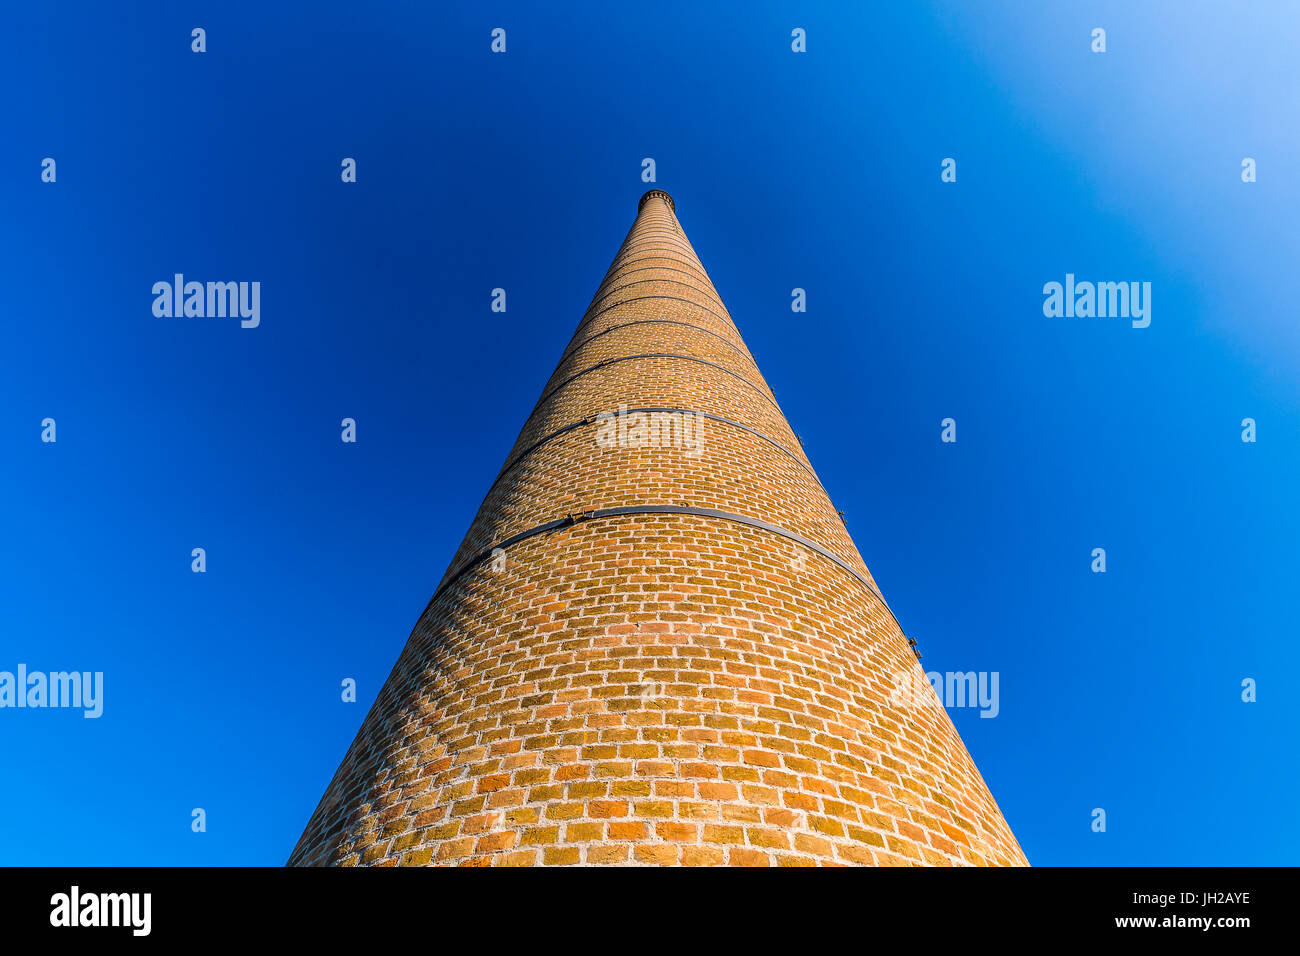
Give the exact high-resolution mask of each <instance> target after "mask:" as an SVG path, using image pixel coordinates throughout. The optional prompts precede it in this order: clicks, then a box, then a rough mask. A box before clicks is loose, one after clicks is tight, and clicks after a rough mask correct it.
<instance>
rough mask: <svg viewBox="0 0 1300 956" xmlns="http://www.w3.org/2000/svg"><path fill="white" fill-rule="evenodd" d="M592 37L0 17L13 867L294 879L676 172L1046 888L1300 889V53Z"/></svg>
mask: <svg viewBox="0 0 1300 956" xmlns="http://www.w3.org/2000/svg"><path fill="white" fill-rule="evenodd" d="M561 6H563V9H557V7H556V5H552V4H523V3H517V4H516V3H497V4H487V5H484V4H469V3H464V4H454V5H448V4H438V5H436V6H435V5H431V4H426V3H416V2H407V3H386V4H385V3H366V4H354V3H348V4H340V3H332V2H331V3H322V4H313V5H311V6H310V7H304V8H303V9H300V10H297V11H295V12H288V11H283V10H274V9H267V7H268V5H266V4H262V3H244V2H238V3H235V2H223V3H204V4H182V3H161V2H158V3H139V4H132V5H130V7H129V12H123V11H122V10H121V9H119V8H117V7H104V6H103V5H100V4H89V3H80V4H73V3H46V4H28V5H21V6H14V5H11V8H10V9H7V10H6V11H5V13H4V14H3V18H2V21H0V89H3V90H4V91H5V94H4V102H5V108H4V128H5V149H3V150H0V204H2V207H3V210H4V228H3V229H2V230H0V262H3V268H4V281H3V282H2V283H0V316H2V317H3V322H2V324H0V334H2V335H3V340H2V343H0V356H2V358H0V453H2V455H3V459H2V460H3V468H2V469H0V496H2V497H0V501H3V504H2V505H0V669H5V670H13V668H14V667H15V666H16V665H17V664H18V663H19V662H23V663H26V664H27V665H28V667H29V668H30V669H33V670H45V671H53V670H65V669H76V670H98V671H103V672H104V673H105V685H106V692H105V713H104V716H103V717H102V718H100V719H99V720H85V719H83V718H82V717H81V715H80V713H79V712H72V711H58V710H46V711H32V710H23V711H15V710H3V711H0V753H2V754H3V762H2V766H3V773H4V782H5V786H3V787H0V862H3V863H11V864H12V863H29V864H137V863H138V864H151V863H160V864H236V863H258V864H280V863H283V861H284V860H285V859H286V857H287V856H288V853H289V851H290V849H291V848H292V846H293V844H294V842H295V841H296V839H297V837H298V835H299V833H300V832H301V829H302V827H303V826H304V824H305V823H306V821H307V818H308V816H309V814H310V813H311V811H312V809H313V808H314V806H315V804H316V802H317V800H318V799H319V797H320V795H321V793H322V792H323V789H324V787H325V785H326V783H327V782H328V781H329V778H330V776H331V774H332V773H333V771H334V768H335V767H336V766H337V764H338V761H339V760H340V759H341V758H342V756H343V753H344V751H345V749H346V747H347V745H348V743H349V742H350V741H351V739H352V736H353V735H354V733H355V732H356V730H357V728H358V727H359V725H360V723H361V719H362V717H363V716H364V714H365V711H366V709H367V708H368V707H369V705H370V703H371V702H372V700H373V699H374V696H375V694H376V692H377V691H378V689H379V687H380V685H381V683H382V681H383V679H384V678H385V677H386V676H387V674H388V671H389V669H390V668H391V666H392V664H393V662H394V661H395V659H396V657H397V655H398V652H399V651H400V649H401V647H402V645H403V644H404V642H405V640H406V638H407V636H408V634H409V632H410V629H411V626H412V625H413V624H414V622H415V619H416V617H417V615H418V614H419V612H420V610H421V609H422V608H423V607H424V605H425V602H426V601H427V600H428V598H429V595H430V594H431V592H432V590H433V587H434V586H435V585H436V583H437V581H438V579H439V578H440V577H441V575H442V573H443V571H444V569H445V568H446V564H447V562H448V561H449V560H450V557H451V555H452V553H453V552H454V551H455V548H456V546H457V544H458V543H459V541H460V538H461V536H462V535H463V534H464V532H465V530H466V528H467V526H468V524H469V521H470V519H471V517H472V516H473V512H474V510H475V509H476V508H477V506H478V504H479V502H480V501H481V499H482V496H483V494H484V492H485V491H486V490H487V488H488V485H489V484H490V482H491V481H492V479H493V477H494V476H495V474H496V472H497V470H498V468H499V467H500V465H501V463H502V461H503V459H504V457H505V455H506V452H507V451H508V450H509V448H510V445H511V443H512V442H513V439H514V437H515V435H516V434H517V432H518V430H519V428H520V426H521V425H522V424H523V421H524V419H525V417H526V415H527V413H528V411H529V409H530V408H531V407H532V405H533V403H534V401H535V400H536V398H537V396H538V394H539V392H540V390H541V388H542V385H543V383H544V382H545V380H546V379H547V377H548V376H549V374H550V372H551V370H552V368H553V366H554V362H555V360H556V359H557V358H558V357H559V355H560V353H561V351H562V349H563V347H564V345H565V343H566V342H567V341H568V339H569V336H570V335H571V333H572V331H573V328H574V326H575V325H576V324H577V323H578V321H579V320H580V318H581V316H582V312H583V310H584V308H585V307H586V305H587V303H588V302H589V301H590V298H591V296H592V294H593V292H594V291H595V289H596V286H597V284H598V283H599V281H600V278H601V276H602V275H603V274H604V272H605V269H606V268H607V266H608V264H609V261H610V259H611V257H612V256H613V254H614V252H615V250H616V248H617V246H618V244H619V242H620V241H621V240H622V238H623V236H624V234H625V232H626V230H627V228H628V227H629V225H630V224H631V221H632V218H633V216H634V214H635V210H636V201H637V198H638V197H639V196H640V194H641V193H642V192H643V191H644V190H645V189H646V188H647V185H646V184H645V183H643V182H641V179H640V170H641V166H640V163H641V160H642V158H643V157H647V156H650V157H654V158H655V159H656V160H657V163H658V182H657V184H656V185H658V186H659V187H661V188H663V189H666V190H668V191H669V192H670V193H672V195H673V196H674V197H675V198H676V201H677V208H678V213H679V216H680V219H681V221H682V224H683V226H684V228H685V229H686V231H687V234H688V235H689V236H690V238H691V240H692V242H693V244H694V245H695V248H696V250H697V251H698V252H699V255H700V257H701V258H702V260H703V262H704V264H705V266H706V267H707V268H708V269H709V271H710V274H711V275H712V277H713V279H714V282H715V284H716V286H717V288H718V290H719V291H720V293H721V294H722V296H723V299H724V301H725V302H726V304H727V306H728V307H729V309H730V311H731V313H732V314H733V315H734V316H735V317H736V320H737V322H738V324H739V325H740V328H741V330H742V332H743V333H744V335H745V337H746V340H747V342H748V344H749V346H750V348H751V350H752V351H753V353H754V354H755V356H756V357H757V359H758V361H759V364H760V365H761V367H762V369H763V372H764V374H765V375H766V377H767V379H768V381H769V382H770V383H771V384H772V386H773V388H774V389H775V391H776V394H777V397H778V399H779V400H780V401H781V404H782V406H783V408H784V410H785V412H786V415H787V417H788V418H789V420H790V422H791V424H792V425H793V427H794V428H795V430H796V431H798V432H799V433H801V435H802V436H803V439H804V442H805V447H806V449H807V451H808V453H809V455H810V456H811V458H812V461H813V463H814V465H815V466H816V467H817V470H818V472H819V474H820V476H821V478H822V480H823V482H824V484H825V485H826V487H827V489H828V491H829V492H830V494H831V496H832V497H833V499H834V500H835V502H836V505H837V507H840V508H842V509H844V511H845V513H846V517H847V519H848V526H849V530H850V532H851V533H852V534H853V536H854V539H855V541H856V542H857V544H858V547H859V549H860V550H861V552H862V554H863V556H864V557H865V559H866V561H867V563H868V565H869V566H870V567H871V570H872V572H873V574H874V575H875V577H876V579H877V581H878V582H879V584H880V586H881V587H882V589H883V591H884V594H885V596H886V597H887V598H888V600H889V602H890V604H891V605H892V607H893V608H894V610H895V612H896V613H897V615H898V618H899V620H900V621H901V623H902V625H903V627H904V628H905V629H906V630H907V632H908V633H909V634H910V635H911V636H913V637H915V638H917V639H918V641H919V642H920V647H921V650H922V651H923V653H924V654H925V659H924V664H925V666H926V667H927V668H929V669H934V670H941V671H947V670H960V671H965V670H976V671H998V672H999V674H1000V675H1001V676H1000V691H1001V712H1000V714H999V715H998V717H997V718H996V719H993V720H988V719H979V717H978V715H977V712H976V711H973V710H964V711H962V710H954V711H952V714H953V718H954V720H955V722H956V724H957V726H958V729H959V730H960V731H961V733H962V735H963V737H964V739H965V741H966V743H967V746H968V747H969V749H970V751H971V753H972V754H973V756H974V757H975V760H976V763H977V764H978V766H979V767H980V769H981V771H982V772H983V774H984V776H985V778H986V780H987V781H988V783H989V786H990V788H991V789H992V791H993V793H994V795H995V796H996V798H997V800H998V802H999V804H1000V805H1001V807H1002V809H1003V811H1004V812H1005V814H1006V817H1007V819H1008V821H1009V822H1010V824H1011V826H1012V828H1013V829H1014V831H1015V833H1016V835H1017V837H1018V838H1019V839H1020V842H1021V844H1022V846H1023V847H1024V849H1025V852H1026V853H1027V854H1028V856H1029V859H1030V861H1031V862H1033V863H1036V864H1069V863H1081V864H1166V863H1177V864H1236V863H1245V864H1257V863H1289V864H1294V863H1296V862H1298V858H1300V823H1297V817H1296V814H1295V807H1296V805H1297V804H1298V803H1300V773H1297V743H1296V741H1297V731H1298V730H1300V727H1298V721H1297V718H1296V707H1295V701H1296V690H1297V686H1296V674H1297V673H1300V654H1298V653H1297V649H1296V638H1297V632H1298V626H1297V625H1298V624H1300V621H1298V617H1300V615H1298V613H1297V598H1296V593H1297V589H1296V586H1295V580H1296V571H1297V566H1298V565H1300V560H1298V558H1300V506H1298V505H1297V502H1296V493H1297V487H1298V486H1300V482H1298V481H1297V478H1298V477H1300V451H1298V449H1300V374H1297V373H1298V372H1300V323H1298V321H1297V320H1298V318H1300V310H1298V309H1297V304H1296V301H1297V300H1296V278H1297V262H1298V261H1300V242H1298V239H1297V229H1296V221H1297V213H1298V212H1300V136H1298V135H1297V113H1296V104H1297V102H1300V71H1297V69H1296V65H1295V55H1296V54H1295V43H1296V36H1297V28H1298V27H1300V13H1297V10H1296V8H1295V6H1294V5H1293V4H1289V3H1280V2H1279V3H1249V4H1247V3H1225V2H1214V3H1210V2H1203V3H1186V2H1177V3H1175V2H1164V3H1143V4H1131V3H1079V4H1021V3H987V4H984V3H981V4H970V3H960V4H957V3H953V4H946V5H941V4H933V5H930V4H923V3H905V4H871V5H867V4H862V5H849V4H841V5H838V6H836V5H829V4H828V5H822V6H815V7H808V6H803V5H801V6H799V7H796V6H795V5H792V4H791V5H786V4H751V3H745V4H739V3H737V4H728V5H726V6H725V7H724V6H722V5H718V6H716V7H715V6H714V5H706V4H699V3H691V2H680V3H656V4H652V5H644V4H642V5H635V6H633V5H626V7H625V9H621V10H617V11H616V10H611V9H609V7H610V6H613V5H608V4H603V3H589V4H582V5H572V4H568V5H561ZM620 6H621V5H620ZM850 6H853V7H855V8H856V9H853V10H850V9H848V8H849V7H850ZM706 8H707V9H706ZM195 26H202V27H204V28H205V29H206V30H207V42H208V52H207V53H206V54H203V55H197V54H193V53H191V52H190V30H191V28H192V27H195ZM498 26H500V27H504V28H505V29H506V30H507V31H508V52H507V53H506V54H505V55H503V56H493V55H491V54H490V53H489V50H488V46H489V39H490V38H489V32H490V30H491V29H492V28H493V27H498ZM1097 26H1101V27H1104V28H1105V29H1106V30H1107V39H1108V52H1107V53H1106V54H1104V55H1097V54H1093V53H1092V52H1091V51H1090V49H1089V45H1090V39H1089V34H1090V31H1091V30H1092V28H1093V27H1097ZM794 27H803V28H804V29H806V30H807V32H808V52H807V53H806V54H803V55H796V54H793V53H791V51H790V31H791V29H792V28H794ZM46 156H50V157H54V158H55V159H56V160H57V162H58V181H57V183H55V184H45V183H42V182H41V181H40V162H41V160H42V159H43V158H44V157H46ZM344 156H351V157H355V158H356V159H357V161H358V171H359V177H358V179H359V181H358V182H357V183H356V184H355V185H344V184H343V183H341V182H340V179H339V164H340V161H341V159H342V158H343V157H344ZM948 156H951V157H955V158H956V159H957V161H958V182H957V183H956V184H942V183H941V182H940V181H939V163H940V160H941V159H942V158H944V157H948ZM1246 156H1250V157H1253V158H1255V159H1256V160H1257V162H1258V170H1259V181H1258V182H1257V183H1254V184H1250V185H1247V184H1243V183H1242V182H1241V180H1240V163H1241V160H1242V158H1243V157H1246ZM175 272H183V273H185V274H186V276H187V277H189V278H192V279H198V280H258V281H260V282H261V283H262V324H261V327H260V328H257V329H253V330H243V329H240V328H239V327H238V324H237V322H234V321H232V320H219V319H212V320H207V319H159V318H155V317H154V316H153V314H152V311H151V304H152V295H151V292H150V288H151V286H152V284H153V283H154V282H156V281H158V280H162V279H170V278H171V276H172V274H173V273H175ZM1067 272H1073V273H1075V274H1076V275H1078V276H1079V278H1081V279H1085V278H1086V279H1094V280H1098V279H1100V280H1138V281H1149V282H1151V283H1152V287H1153V292H1152V306H1153V309H1152V322H1151V326H1150V328H1147V329H1142V330H1138V329H1133V328H1131V327H1130V326H1129V325H1128V323H1127V322H1123V321H1121V320H1099V319H1091V320H1088V319H1072V320H1067V319H1048V318H1045V317H1044V316H1043V314H1042V298H1043V296H1042V292H1041V289H1042V286H1043V284H1044V283H1045V282H1048V281H1053V280H1055V281H1061V280H1062V279H1063V278H1064V275H1065V273H1067ZM497 286H501V287H505V288H506V289H507V290H508V294H509V311H508V312H507V313H506V314H504V315H501V314H494V313H492V312H491V311H490V310H489V303H490V292H491V290H492V289H493V288H494V287H497ZM795 286H800V287H803V288H805V289H807V290H808V312H807V313H806V314H803V315H796V314H792V313H791V311H790V307H789V303H790V290H791V289H792V288H794V287H795ZM46 416H50V417H53V418H55V419H56V420H57V422H58V442H57V444H54V445H48V444H43V443H42V442H41V441H40V421H41V419H42V418H44V417H46ZM345 416H350V417H353V418H355V419H356V420H357V422H358V426H359V441H358V443H357V444H355V445H344V444H343V443H341V442H340V441H339V421H340V420H341V419H342V418H343V417H345ZM948 416H951V417H953V418H955V419H956V420H957V422H958V442H957V444H955V445H945V444H941V443H940V441H939V422H940V420H941V419H942V418H944V417H948ZM1247 416H1249V417H1252V418H1255V419H1256V420H1257V422H1258V430H1259V440H1258V442H1257V443H1256V444H1253V445H1251V444H1244V443H1242V442H1241V440H1240V432H1241V427H1240V421H1241V419H1242V418H1244V417H1247ZM194 547H203V548H206V549H207V554H208V572H207V573H206V574H204V575H196V574H193V573H191V571H190V550H191V548H194ZM1095 547H1104V548H1105V549H1106V550H1107V553H1108V572H1107V573H1106V574H1104V575H1096V574H1093V573H1091V572H1090V570H1089V564H1090V552H1091V550H1092V549H1093V548H1095ZM344 677H353V678H355V679H356V680H357V681H358V684H359V688H360V697H361V699H360V701H359V702H358V703H355V704H345V703H342V702H341V701H340V699H339V682H340V681H341V680H342V679H343V678H344ZM1246 677H1252V678H1254V679H1256V680H1257V681H1258V686H1259V701H1258V702H1257V703H1254V704H1244V703H1242V702H1241V701H1240V690H1241V681H1242V679H1243V678H1246ZM194 807H203V808H204V809H205V810H206V811H207V817H208V831H207V832H206V833H204V834H194V833H192V832H191V831H190V811H191V809H192V808H194ZM1094 807H1103V808H1105V809H1106V811H1107V814H1108V830H1107V832H1106V833H1105V834H1097V833H1093V832H1092V831H1091V829H1090V823H1091V816H1090V814H1091V811H1092V809H1093V808H1094Z"/></svg>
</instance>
